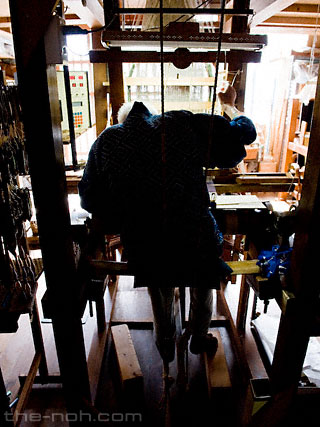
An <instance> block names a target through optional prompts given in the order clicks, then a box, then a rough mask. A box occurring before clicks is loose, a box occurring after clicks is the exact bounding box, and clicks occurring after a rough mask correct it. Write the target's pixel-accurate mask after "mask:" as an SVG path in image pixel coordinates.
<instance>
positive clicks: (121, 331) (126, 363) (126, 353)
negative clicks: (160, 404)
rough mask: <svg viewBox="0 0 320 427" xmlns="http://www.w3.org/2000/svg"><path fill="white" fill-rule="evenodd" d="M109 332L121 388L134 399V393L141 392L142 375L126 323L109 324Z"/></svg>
mask: <svg viewBox="0 0 320 427" xmlns="http://www.w3.org/2000/svg"><path fill="white" fill-rule="evenodd" d="M111 333H112V339H113V343H114V347H115V352H116V357H117V362H118V367H119V373H120V380H121V386H122V389H123V391H124V392H125V393H130V396H126V397H128V398H130V397H134V398H135V399H136V397H137V396H134V394H138V395H140V397H141V395H142V393H143V376H142V371H141V368H140V364H139V361H138V358H137V354H136V351H135V348H134V345H133V342H132V338H131V335H130V331H129V328H128V326H127V325H126V324H123V325H118V326H111ZM133 393H134V394H133ZM131 395H132V396H131Z"/></svg>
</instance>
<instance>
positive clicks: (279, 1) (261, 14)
mask: <svg viewBox="0 0 320 427" xmlns="http://www.w3.org/2000/svg"><path fill="white" fill-rule="evenodd" d="M293 3H294V1H293V0H252V1H251V2H250V7H251V8H252V9H253V10H254V11H255V15H254V16H253V18H252V21H251V23H250V27H251V28H253V27H256V26H257V25H259V24H261V23H262V22H264V21H265V20H266V19H268V18H271V17H272V16H274V15H275V14H277V13H279V12H281V11H282V10H283V9H285V8H286V7H289V6H291V5H292V4H293Z"/></svg>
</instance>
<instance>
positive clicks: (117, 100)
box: [108, 47, 124, 124]
mask: <svg viewBox="0 0 320 427" xmlns="http://www.w3.org/2000/svg"><path fill="white" fill-rule="evenodd" d="M111 49H112V50H113V51H116V52H120V51H121V48H117V47H113V48H111ZM108 71H109V83H110V103H111V106H112V121H113V124H115V123H118V121H117V114H118V110H119V108H120V107H121V105H122V104H123V103H124V89H123V73H122V63H121V62H120V61H119V62H118V61H115V62H109V63H108Z"/></svg>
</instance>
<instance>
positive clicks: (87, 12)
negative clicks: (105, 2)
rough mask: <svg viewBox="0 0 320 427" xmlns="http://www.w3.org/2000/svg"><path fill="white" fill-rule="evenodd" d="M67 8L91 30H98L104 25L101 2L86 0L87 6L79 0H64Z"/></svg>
mask: <svg viewBox="0 0 320 427" xmlns="http://www.w3.org/2000/svg"><path fill="white" fill-rule="evenodd" d="M64 4H65V6H68V7H69V8H70V11H71V12H72V13H75V14H76V15H78V16H79V18H80V19H81V20H82V22H83V24H86V25H88V27H89V28H98V27H102V26H103V25H104V11H103V7H102V5H101V3H100V2H99V0H86V2H85V6H84V5H83V2H82V1H79V0H64Z"/></svg>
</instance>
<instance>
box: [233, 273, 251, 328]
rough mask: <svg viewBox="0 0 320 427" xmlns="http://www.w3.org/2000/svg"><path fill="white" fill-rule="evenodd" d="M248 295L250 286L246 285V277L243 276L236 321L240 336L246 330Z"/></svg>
mask: <svg viewBox="0 0 320 427" xmlns="http://www.w3.org/2000/svg"><path fill="white" fill-rule="evenodd" d="M249 295H250V286H249V284H248V283H247V276H246V275H245V274H243V275H242V278H241V287H240V296H239V305H238V312H237V320H236V324H237V329H238V331H239V333H240V335H243V334H244V332H245V329H246V319H247V311H248V302H249Z"/></svg>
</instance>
